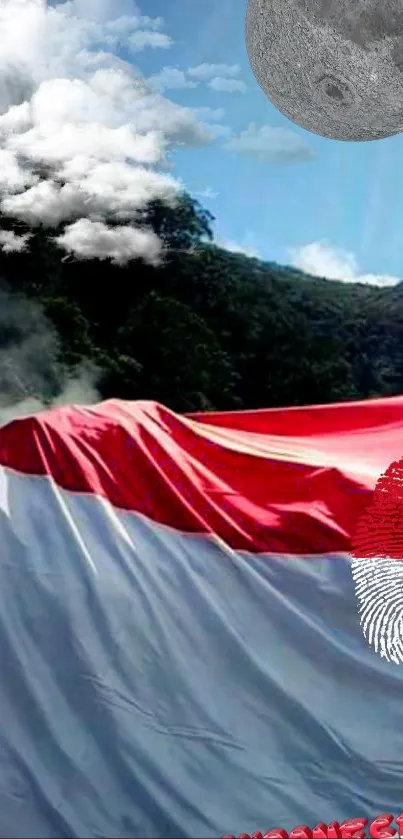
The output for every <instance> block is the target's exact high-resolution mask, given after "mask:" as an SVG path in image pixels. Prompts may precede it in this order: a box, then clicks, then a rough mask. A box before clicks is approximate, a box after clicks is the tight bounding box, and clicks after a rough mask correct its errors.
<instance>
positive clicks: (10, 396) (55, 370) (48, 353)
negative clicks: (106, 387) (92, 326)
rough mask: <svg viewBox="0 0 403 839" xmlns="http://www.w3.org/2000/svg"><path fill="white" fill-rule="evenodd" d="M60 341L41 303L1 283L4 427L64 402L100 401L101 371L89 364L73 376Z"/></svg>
mask: <svg viewBox="0 0 403 839" xmlns="http://www.w3.org/2000/svg"><path fill="white" fill-rule="evenodd" d="M59 354H60V340H59V337H58V335H57V332H56V330H55V329H54V327H53V325H52V324H51V323H50V321H49V320H48V319H47V318H46V316H45V314H44V312H43V311H42V309H41V307H40V306H38V305H37V304H36V303H34V302H32V301H30V300H27V299H26V298H24V297H23V296H21V295H17V294H15V293H11V292H10V290H9V289H8V288H6V287H5V286H4V285H3V286H2V287H0V425H4V424H5V423H7V422H10V421H11V420H13V419H17V418H18V417H24V416H28V415H30V414H34V413H38V412H39V411H43V410H45V409H47V408H50V407H57V406H61V405H71V404H79V405H90V404H94V403H96V402H98V401H99V400H100V394H99V392H98V390H97V381H98V378H99V375H100V373H99V370H97V369H96V367H95V366H93V365H91V364H89V363H83V364H82V365H80V366H79V367H78V368H77V369H76V370H75V371H74V373H73V374H70V375H69V374H68V373H67V372H66V371H65V370H64V369H63V368H62V367H61V365H60V362H59Z"/></svg>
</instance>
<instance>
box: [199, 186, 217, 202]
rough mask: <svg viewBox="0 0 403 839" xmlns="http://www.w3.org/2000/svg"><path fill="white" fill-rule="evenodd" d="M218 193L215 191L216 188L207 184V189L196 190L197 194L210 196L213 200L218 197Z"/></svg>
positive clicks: (201, 196) (203, 196)
mask: <svg viewBox="0 0 403 839" xmlns="http://www.w3.org/2000/svg"><path fill="white" fill-rule="evenodd" d="M218 194H219V193H218V192H215V191H214V189H212V188H211V186H207V187H206V188H205V189H202V190H200V192H196V195H198V196H199V197H200V198H210V199H211V200H213V199H214V198H217V196H218Z"/></svg>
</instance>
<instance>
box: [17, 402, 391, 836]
mask: <svg viewBox="0 0 403 839" xmlns="http://www.w3.org/2000/svg"><path fill="white" fill-rule="evenodd" d="M402 455H403V398H393V399H387V400H371V401H368V402H362V403H359V402H356V403H346V404H340V405H336V406H315V407H311V408H292V409H284V410H279V409H278V410H277V409H275V410H267V411H266V410H265V411H255V412H253V411H252V412H248V411H246V412H239V413H235V414H205V415H188V416H179V415H176V414H174V413H173V412H171V411H169V410H168V409H166V408H164V407H162V406H160V405H158V404H156V403H153V402H137V403H130V402H119V401H109V402H104V403H101V404H100V405H98V406H96V407H91V408H81V407H71V408H60V409H57V410H54V411H49V412H44V413H42V414H39V415H37V416H34V417H29V418H25V419H20V420H15V421H14V422H11V423H9V424H8V425H6V426H4V427H2V428H0V664H1V680H0V836H10V837H15V839H17V837H34V836H40V837H72V836H74V837H86V836H90V837H101V836H107V835H111V836H119V837H130V836H145V837H159V836H162V837H175V836H178V837H182V836H183V837H192V836H194V837H199V836H200V837H201V836H206V837H207V836H211V837H213V836H220V835H222V834H234V833H235V834H236V833H240V832H245V831H246V832H248V833H252V832H253V831H256V830H261V831H262V832H264V831H265V830H267V829H268V828H270V827H283V828H285V829H287V830H291V829H292V828H293V827H294V826H295V825H297V824H310V825H311V826H312V827H313V826H314V825H315V824H317V823H318V822H321V821H323V822H326V823H329V822H331V821H333V820H337V821H342V820H343V819H345V818H352V817H355V816H366V817H368V818H369V819H371V817H375V816H377V815H379V813H381V812H391V813H392V812H393V813H398V812H400V811H401V810H402V809H403V807H402V804H403V793H402V782H401V779H402V772H403V760H402V759H401V757H400V741H401V739H402V736H401V733H400V732H401V731H402V730H403V698H402V695H403V669H402V668H401V667H400V666H398V665H396V664H394V663H393V662H391V661H387V660H385V659H384V658H382V657H381V656H380V655H378V654H377V653H376V651H374V650H373V649H371V647H370V645H369V644H368V643H367V640H366V638H365V637H364V634H363V632H362V631H361V627H360V617H359V609H358V605H357V598H356V595H355V590H354V580H353V575H352V568H351V564H352V558H351V551H352V543H353V537H354V533H355V529H356V527H357V524H358V522H359V520H360V518H361V517H362V515H363V513H364V512H365V510H366V509H367V508H368V505H369V504H370V502H371V499H372V497H373V492H374V489H375V486H376V483H377V481H378V479H379V477H380V475H381V474H382V473H383V472H385V470H386V469H387V467H388V466H389V464H390V463H391V462H392V461H396V460H398V459H399V458H400V457H402ZM402 530H403V524H402ZM402 742H403V740H402Z"/></svg>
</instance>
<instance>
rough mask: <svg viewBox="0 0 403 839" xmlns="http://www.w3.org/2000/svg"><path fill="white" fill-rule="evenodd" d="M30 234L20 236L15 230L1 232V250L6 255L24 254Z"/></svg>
mask: <svg viewBox="0 0 403 839" xmlns="http://www.w3.org/2000/svg"><path fill="white" fill-rule="evenodd" d="M30 239H31V234H30V233H23V234H18V233H15V232H14V230H0V248H1V250H2V251H4V253H22V252H23V251H25V250H26V249H27V245H28V242H29V240H30Z"/></svg>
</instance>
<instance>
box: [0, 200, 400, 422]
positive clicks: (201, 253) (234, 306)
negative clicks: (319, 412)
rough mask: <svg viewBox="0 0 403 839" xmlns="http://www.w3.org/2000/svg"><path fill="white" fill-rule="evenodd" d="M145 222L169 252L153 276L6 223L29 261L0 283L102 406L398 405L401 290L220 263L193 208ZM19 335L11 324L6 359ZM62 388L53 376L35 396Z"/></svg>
mask: <svg viewBox="0 0 403 839" xmlns="http://www.w3.org/2000/svg"><path fill="white" fill-rule="evenodd" d="M143 221H144V224H147V225H148V226H151V227H152V228H153V229H154V230H156V231H157V232H158V233H159V234H160V235H162V236H163V238H164V239H165V242H166V244H167V253H166V257H165V259H164V261H163V263H162V264H161V265H159V266H158V267H153V266H152V265H147V264H146V263H144V262H143V261H140V260H136V261H132V262H130V263H129V264H127V265H125V266H119V265H115V264H113V263H112V262H111V261H99V260H92V261H77V260H72V259H71V258H69V259H66V258H65V257H63V251H61V250H59V249H58V248H57V247H56V246H55V245H54V244H53V243H52V237H53V236H54V235H55V232H57V231H55V230H52V231H51V235H50V232H49V230H46V229H43V228H40V229H36V230H33V231H32V230H31V231H28V228H27V227H26V226H24V225H22V224H19V223H18V224H17V223H16V222H11V221H10V220H9V219H7V218H2V219H0V226H1V227H2V228H3V229H4V228H5V229H13V230H14V231H16V232H18V233H24V232H31V233H32V234H33V235H32V238H31V240H30V242H29V248H27V250H26V251H23V252H21V253H15V252H13V253H8V254H7V253H4V252H3V253H1V256H0V276H1V278H2V280H3V281H4V282H5V283H6V284H7V285H8V287H9V288H10V289H11V291H12V293H13V295H15V294H17V295H18V293H22V294H23V295H25V296H27V297H29V298H31V299H34V300H35V301H36V302H37V303H40V305H41V307H42V310H43V311H44V312H45V314H46V316H47V318H48V319H49V320H50V321H52V322H53V324H55V326H56V328H57V330H58V332H59V335H60V339H61V344H60V351H58V358H55V362H54V363H55V369H56V367H60V365H62V366H63V367H68V368H71V369H74V367H75V366H76V365H78V364H79V363H80V361H82V360H83V359H88V360H90V361H93V362H95V364H96V365H97V366H98V368H99V369H100V370H101V377H100V381H99V389H100V392H101V395H102V396H103V397H121V398H128V399H156V400H158V401H160V402H162V403H164V404H166V405H167V406H169V407H171V408H172V409H174V410H176V411H194V410H209V409H216V410H226V409H232V408H233V409H242V408H256V407H266V406H276V405H295V404H307V403H318V402H330V401H339V400H344V399H350V398H361V397H370V396H375V395H392V394H397V393H402V392H403V293H402V290H403V287H399V286H396V287H395V288H392V289H391V288H389V289H378V288H375V287H369V286H364V285H356V284H350V283H339V282H334V281H331V282H330V281H326V280H321V279H317V278H312V277H307V276H305V275H304V274H301V273H299V272H297V271H295V270H293V269H287V268H281V267H280V266H276V265H273V264H268V263H262V262H259V261H258V260H256V259H250V258H248V257H246V256H243V255H239V254H233V253H229V252H227V251H224V250H222V249H220V248H218V247H216V246H215V245H214V244H213V239H212V232H211V231H212V227H211V225H212V222H213V219H212V217H211V216H210V215H209V214H208V213H207V212H205V211H204V210H203V209H202V208H201V207H200V206H199V205H198V204H197V203H196V202H194V201H193V200H192V199H191V198H189V196H186V195H184V196H183V198H182V200H181V202H180V204H179V206H178V207H177V208H176V209H175V210H173V209H169V208H165V207H163V206H162V205H160V204H154V205H153V206H152V207H150V208H149V210H148V211H147V213H145V214H144V219H143ZM17 332H18V330H17ZM15 333H16V329H15V324H14V326H13V328H11V327H10V328H8V327H7V319H6V316H5V315H3V319H0V352H1V353H2V358H3V359H4V358H7V350H8V348H9V347H12V346H13V345H15V342H16V341H17V342H18V340H19V339H18V335H17V334H15ZM55 388H57V375H56V374H55V378H54V381H53V380H51V379H49V392H48V393H46V394H43V393H42V394H38V395H39V396H42V397H45V398H47V397H49V398H50V397H51V396H52V395H53V394H52V389H53V390H55Z"/></svg>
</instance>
